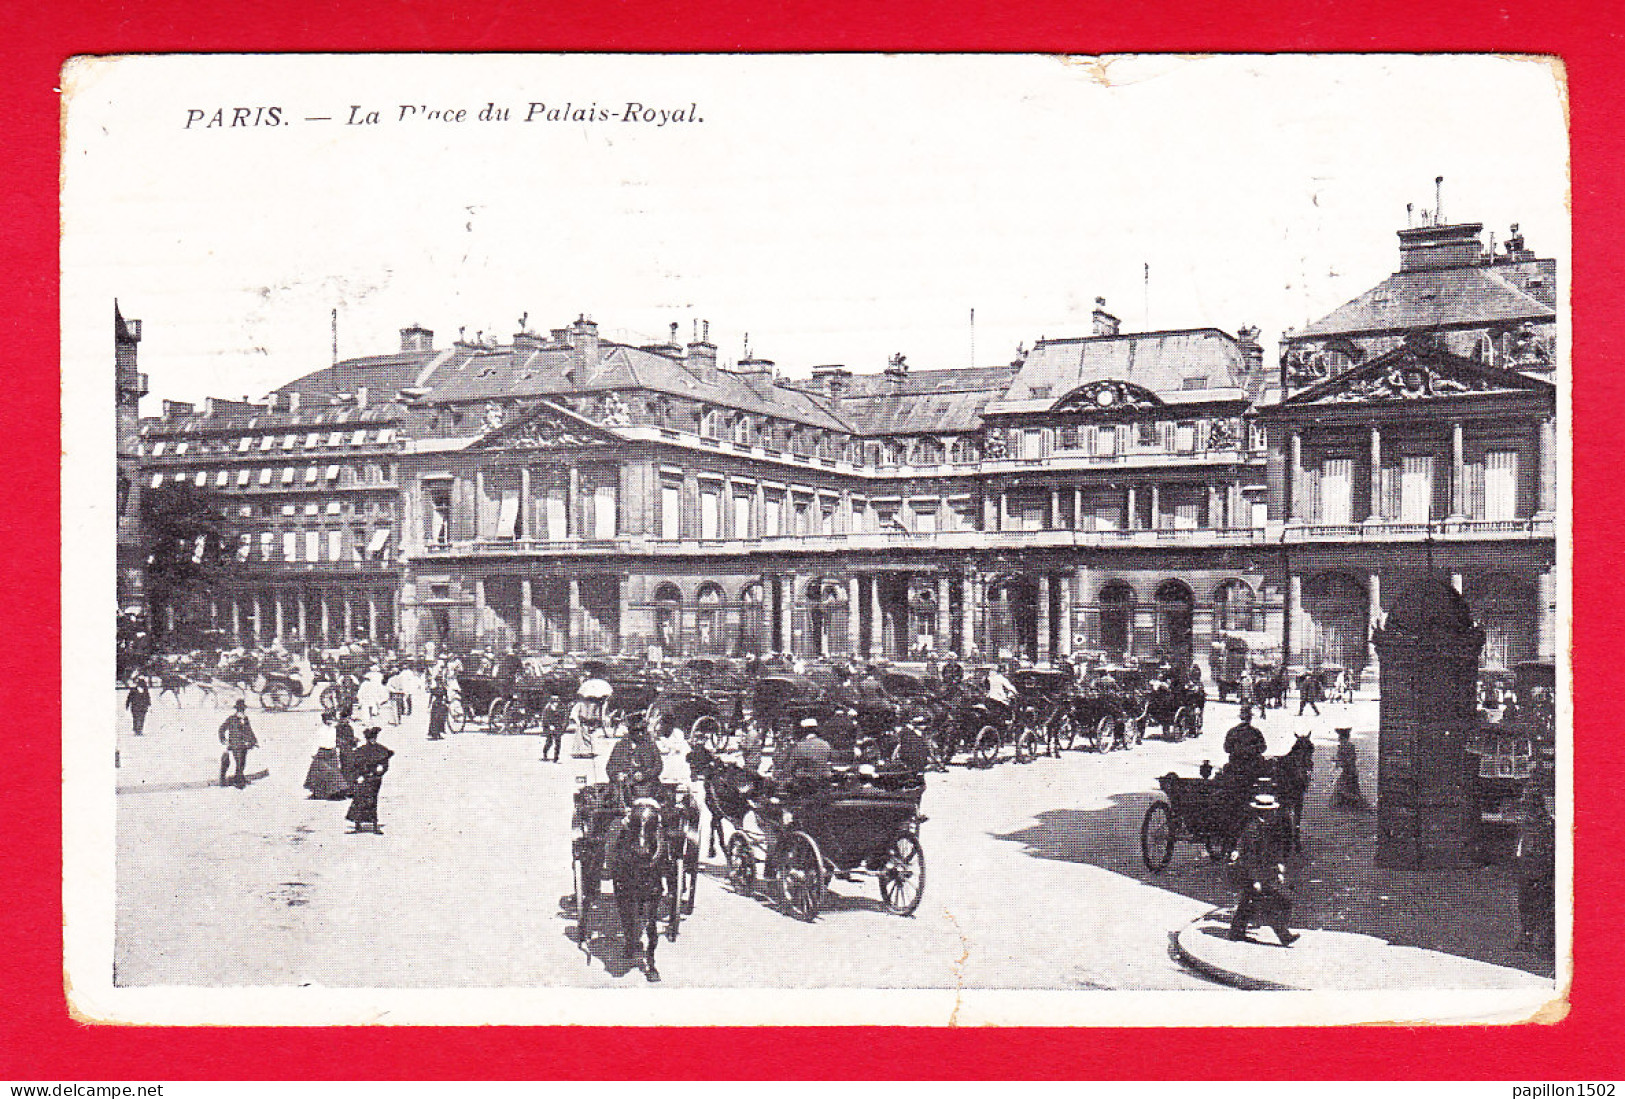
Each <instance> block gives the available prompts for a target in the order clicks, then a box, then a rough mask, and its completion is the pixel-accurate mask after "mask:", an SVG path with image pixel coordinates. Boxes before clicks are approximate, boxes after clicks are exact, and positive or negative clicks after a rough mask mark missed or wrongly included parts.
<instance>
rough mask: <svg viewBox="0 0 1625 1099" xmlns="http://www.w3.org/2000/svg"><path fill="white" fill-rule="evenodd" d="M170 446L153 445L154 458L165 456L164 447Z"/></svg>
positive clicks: (163, 444) (165, 444)
mask: <svg viewBox="0 0 1625 1099" xmlns="http://www.w3.org/2000/svg"><path fill="white" fill-rule="evenodd" d="M168 445H169V444H168V443H153V444H152V456H153V457H154V458H162V457H163V456H164V447H166V446H168Z"/></svg>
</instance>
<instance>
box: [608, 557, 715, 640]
mask: <svg viewBox="0 0 1625 1099" xmlns="http://www.w3.org/2000/svg"><path fill="white" fill-rule="evenodd" d="M630 580H631V577H629V576H625V575H622V576H617V577H616V578H615V648H616V651H618V652H626V651H627V648H626V634H627V627H628V626H629V625H630V624H631V621H632V591H631V588H632V585H631V583H630V582H629V581H630ZM689 613H690V620H689V621H690V626H691V627H692V628H691V629H690V631H689V637H694V636H695V634H697V633H698V631H699V627H698V626H694V625H693V619H692V615H693V613H694V612H692V611H690V612H689Z"/></svg>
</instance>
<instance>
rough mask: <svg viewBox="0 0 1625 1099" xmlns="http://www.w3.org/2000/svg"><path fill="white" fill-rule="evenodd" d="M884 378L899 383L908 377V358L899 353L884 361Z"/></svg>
mask: <svg viewBox="0 0 1625 1099" xmlns="http://www.w3.org/2000/svg"><path fill="white" fill-rule="evenodd" d="M886 377H888V378H890V379H892V380H893V381H897V382H900V381H902V380H903V379H904V378H906V377H908V356H907V355H905V354H903V353H902V352H901V351H899V352H897V353H896V354H895V355H893V356H892V357H891V358H889V359H887V360H886Z"/></svg>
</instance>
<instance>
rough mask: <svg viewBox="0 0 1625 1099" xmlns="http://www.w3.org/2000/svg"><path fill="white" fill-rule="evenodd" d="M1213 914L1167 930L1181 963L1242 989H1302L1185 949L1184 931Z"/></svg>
mask: <svg viewBox="0 0 1625 1099" xmlns="http://www.w3.org/2000/svg"><path fill="white" fill-rule="evenodd" d="M1214 911H1215V912H1217V911H1219V910H1218V909H1215V910H1214ZM1213 915H1214V912H1208V913H1205V914H1203V915H1201V916H1198V917H1196V918H1195V919H1194V920H1192V921H1190V922H1189V923H1187V924H1186V925H1185V926H1184V927H1182V928H1180V929H1179V930H1177V931H1170V932H1168V948H1169V952H1170V953H1171V954H1173V956H1174V957H1175V958H1176V959H1177V960H1178V961H1179V963H1180V964H1181V965H1183V966H1184V967H1185V968H1186V969H1189V970H1190V971H1191V972H1193V973H1195V974H1196V975H1197V976H1199V977H1206V978H1207V979H1208V980H1210V981H1216V982H1218V983H1219V984H1222V985H1227V986H1229V987H1230V988H1237V989H1242V990H1244V991H1247V992H1301V991H1304V990H1303V989H1300V988H1298V987H1297V986H1295V985H1283V984H1277V983H1276V982H1274V981H1266V980H1264V979H1262V978H1259V977H1249V976H1247V974H1245V973H1237V972H1235V971H1234V970H1229V969H1225V968H1224V967H1223V966H1218V965H1214V964H1213V963H1212V962H1209V961H1206V960H1204V959H1202V958H1199V957H1197V956H1196V955H1195V954H1193V953H1192V952H1191V951H1189V950H1187V949H1185V944H1184V943H1183V942H1182V941H1181V938H1182V937H1183V936H1184V934H1185V932H1187V931H1192V930H1194V929H1195V928H1196V927H1197V925H1198V924H1202V923H1206V922H1207V921H1208V920H1210V919H1212V917H1213Z"/></svg>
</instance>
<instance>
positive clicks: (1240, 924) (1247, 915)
mask: <svg viewBox="0 0 1625 1099" xmlns="http://www.w3.org/2000/svg"><path fill="white" fill-rule="evenodd" d="M1249 810H1250V813H1249V817H1248V820H1247V824H1246V827H1244V828H1243V829H1242V830H1241V835H1240V837H1238V838H1237V840H1236V846H1235V849H1234V850H1232V851H1231V852H1230V863H1229V866H1228V868H1227V869H1228V872H1229V876H1230V880H1231V884H1232V885H1234V886H1235V887H1236V889H1237V891H1238V892H1237V895H1236V913H1235V915H1234V916H1233V917H1232V918H1231V920H1230V937H1231V938H1232V939H1235V940H1237V941H1241V940H1244V939H1246V938H1247V931H1248V929H1249V928H1251V927H1252V926H1253V924H1255V923H1257V924H1262V925H1268V926H1269V927H1270V928H1271V929H1272V930H1273V931H1274V932H1275V937H1276V938H1278V939H1280V940H1281V945H1282V946H1291V945H1292V944H1293V943H1295V942H1297V941H1298V936H1297V934H1296V933H1295V932H1293V931H1292V929H1291V928H1290V927H1288V926H1287V917H1288V916H1290V915H1291V914H1292V894H1291V893H1290V892H1289V891H1288V889H1287V884H1286V853H1287V847H1288V844H1289V842H1290V840H1289V838H1288V834H1287V830H1286V828H1285V827H1284V824H1283V821H1282V819H1281V805H1280V802H1278V801H1276V800H1275V795H1274V793H1273V792H1271V790H1270V788H1269V787H1268V786H1264V785H1261V786H1260V788H1259V791H1258V792H1257V793H1255V794H1254V795H1253V800H1252V802H1251V804H1250V805H1249Z"/></svg>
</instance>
